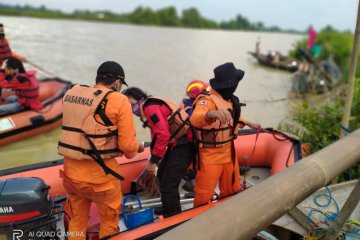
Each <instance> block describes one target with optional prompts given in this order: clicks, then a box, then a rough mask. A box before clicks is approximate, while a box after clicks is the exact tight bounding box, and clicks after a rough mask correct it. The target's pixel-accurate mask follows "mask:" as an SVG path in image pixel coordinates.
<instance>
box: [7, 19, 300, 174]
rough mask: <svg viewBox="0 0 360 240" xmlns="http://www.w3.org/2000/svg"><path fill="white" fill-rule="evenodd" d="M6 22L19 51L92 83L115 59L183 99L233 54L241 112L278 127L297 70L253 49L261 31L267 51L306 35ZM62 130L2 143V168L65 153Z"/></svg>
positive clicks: (132, 79) (133, 75) (132, 81)
mask: <svg viewBox="0 0 360 240" xmlns="http://www.w3.org/2000/svg"><path fill="white" fill-rule="evenodd" d="M1 22H2V23H3V24H4V26H5V33H6V36H7V38H8V39H9V40H10V45H11V48H12V49H13V51H15V52H17V53H18V54H20V55H23V56H24V57H26V58H28V59H29V60H30V61H32V62H34V63H36V64H37V65H39V66H41V67H43V68H45V69H47V70H48V71H49V72H51V73H54V74H56V75H57V76H59V77H60V78H63V79H66V80H70V81H72V82H74V83H82V84H87V85H91V84H93V83H94V81H95V74H96V69H97V68H98V66H99V65H100V64H101V63H102V62H103V61H106V60H114V61H118V62H119V63H120V64H121V65H122V66H123V67H124V70H125V74H126V79H127V82H128V84H129V85H131V86H138V87H140V88H142V89H144V90H146V91H147V93H149V94H152V95H155V96H161V97H164V98H167V99H170V100H172V101H173V102H175V103H178V102H180V100H181V99H182V98H183V97H185V86H186V84H187V83H188V82H189V81H190V80H192V79H202V80H206V81H207V80H209V79H210V78H212V77H213V69H214V67H216V66H217V65H219V64H222V63H224V62H228V61H231V62H234V64H235V66H236V67H238V68H241V69H243V70H244V71H245V77H244V79H243V80H242V82H241V83H240V84H239V87H238V89H237V92H236V94H237V95H238V96H239V98H240V100H241V101H242V102H245V103H246V104H247V106H246V107H245V108H243V110H242V112H243V117H245V118H246V119H248V120H250V121H253V122H259V123H261V125H262V126H263V127H274V128H276V127H277V125H278V124H279V123H280V122H282V121H284V120H285V119H286V118H288V117H289V114H290V111H291V108H292V106H293V103H292V102H291V100H286V98H287V97H288V93H289V91H290V89H291V81H290V77H291V75H290V74H288V73H285V72H281V71H277V70H273V69H268V68H263V67H260V66H258V65H257V64H256V62H255V61H254V60H253V59H252V57H251V56H250V55H249V54H247V52H248V51H253V50H254V46H255V42H256V40H257V39H258V38H260V39H261V51H263V52H267V51H269V50H278V51H280V52H282V53H287V51H288V50H289V49H290V48H291V44H292V43H294V42H295V41H296V40H299V39H301V38H303V36H300V35H291V34H281V33H263V32H242V31H222V30H194V29H180V28H164V27H142V26H135V25H125V24H111V23H94V22H82V21H68V20H42V19H32V18H17V17H4V16H1ZM26 68H27V69H34V68H33V67H32V66H31V65H26ZM38 73H39V76H40V77H47V75H46V74H44V73H43V72H41V71H39V72H38ZM284 99H285V100H284ZM136 123H137V135H138V138H139V140H141V141H144V140H149V135H150V133H149V132H148V130H144V129H142V127H141V124H140V122H139V121H136ZM59 133H60V130H59V129H57V130H54V131H52V132H49V133H46V134H43V135H40V136H37V137H33V138H31V139H26V140H23V141H19V142H16V143H13V144H10V145H7V146H4V147H2V148H0V160H1V161H0V169H5V168H10V167H15V166H21V165H27V164H31V163H36V162H45V161H50V160H56V159H60V158H61V156H59V155H57V153H56V146H57V141H58V137H59Z"/></svg>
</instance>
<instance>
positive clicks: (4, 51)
mask: <svg viewBox="0 0 360 240" xmlns="http://www.w3.org/2000/svg"><path fill="white" fill-rule="evenodd" d="M9 57H15V58H17V59H19V60H20V61H22V62H27V60H26V58H24V57H22V56H20V55H18V54H16V53H15V52H13V51H11V48H10V44H9V41H8V40H7V39H6V37H5V30H4V25H3V24H2V23H0V66H2V65H3V62H5V60H6V59H7V58H9Z"/></svg>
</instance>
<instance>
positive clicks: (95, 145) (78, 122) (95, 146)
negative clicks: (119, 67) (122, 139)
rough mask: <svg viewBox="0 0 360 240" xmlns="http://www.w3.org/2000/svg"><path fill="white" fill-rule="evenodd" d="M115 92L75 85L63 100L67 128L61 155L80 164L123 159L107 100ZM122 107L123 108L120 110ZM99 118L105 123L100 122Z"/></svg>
mask: <svg viewBox="0 0 360 240" xmlns="http://www.w3.org/2000/svg"><path fill="white" fill-rule="evenodd" d="M111 92H112V90H110V89H109V90H105V91H104V90H100V89H95V88H92V87H88V86H81V85H75V86H74V87H72V88H71V89H70V90H68V91H67V93H66V94H65V96H64V98H63V125H62V130H61V136H60V141H59V144H58V153H59V154H61V155H63V156H66V157H69V158H72V159H77V160H83V159H93V160H95V161H96V160H98V159H99V158H101V160H102V159H107V158H112V157H117V156H122V154H121V151H120V150H119V148H118V141H117V136H118V134H117V127H116V126H114V125H113V124H112V123H111V121H110V120H109V119H108V118H107V117H106V116H105V105H104V103H105V101H103V100H105V98H106V96H107V95H108V94H109V93H111ZM119 107H120V106H119ZM97 114H99V116H100V118H101V120H102V122H99V121H98V120H97V119H96V117H95V116H96V115H97Z"/></svg>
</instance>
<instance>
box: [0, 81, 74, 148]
mask: <svg viewBox="0 0 360 240" xmlns="http://www.w3.org/2000/svg"><path fill="white" fill-rule="evenodd" d="M70 86H71V82H68V81H65V80H62V79H59V78H48V79H44V80H42V81H40V86H39V91H40V92H39V99H40V101H41V102H42V104H43V106H44V108H43V109H42V110H40V111H39V112H36V111H33V110H31V109H25V110H22V111H20V112H17V113H12V114H8V115H3V116H0V146H3V145H5V144H9V143H12V142H15V141H19V140H22V139H24V138H28V137H32V136H36V135H38V134H41V133H45V132H48V131H51V130H53V129H55V128H57V127H58V126H60V124H61V120H62V98H63V96H64V94H65V92H66V91H67V89H68V88H69V87H70ZM12 94H13V92H11V91H8V92H4V93H3V94H2V96H1V97H2V98H3V99H6V98H7V97H9V96H10V95H12ZM0 104H5V102H4V101H2V102H1V101H0Z"/></svg>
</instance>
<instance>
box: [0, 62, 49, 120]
mask: <svg viewBox="0 0 360 240" xmlns="http://www.w3.org/2000/svg"><path fill="white" fill-rule="evenodd" d="M0 88H8V89H13V90H14V91H15V95H13V96H10V97H8V99H7V102H8V103H7V104H3V105H0V115H4V114H11V113H15V112H19V111H21V110H22V109H26V108H30V109H32V110H34V111H40V110H41V109H42V107H43V106H42V104H41V102H40V100H39V99H38V96H39V80H38V79H37V77H36V71H35V70H31V71H26V70H25V68H24V66H23V64H22V62H21V61H20V60H18V59H16V58H14V57H9V58H8V59H7V60H6V63H5V69H4V70H2V71H1V72H0Z"/></svg>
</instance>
